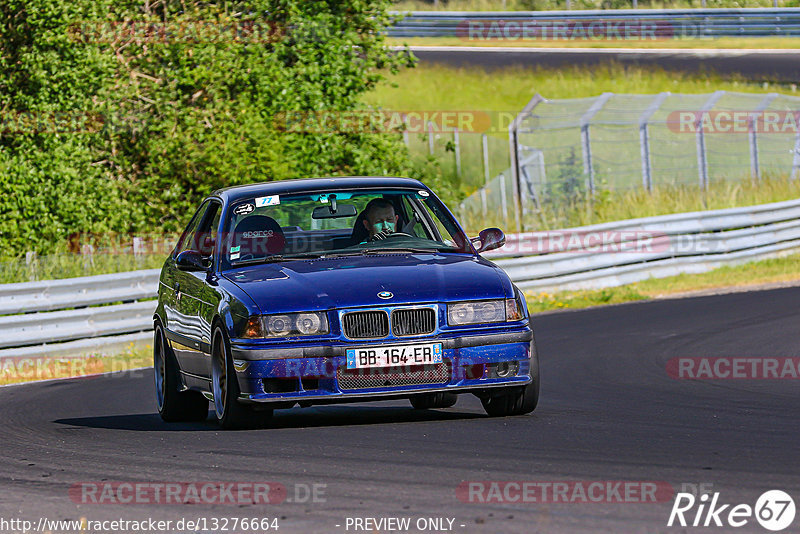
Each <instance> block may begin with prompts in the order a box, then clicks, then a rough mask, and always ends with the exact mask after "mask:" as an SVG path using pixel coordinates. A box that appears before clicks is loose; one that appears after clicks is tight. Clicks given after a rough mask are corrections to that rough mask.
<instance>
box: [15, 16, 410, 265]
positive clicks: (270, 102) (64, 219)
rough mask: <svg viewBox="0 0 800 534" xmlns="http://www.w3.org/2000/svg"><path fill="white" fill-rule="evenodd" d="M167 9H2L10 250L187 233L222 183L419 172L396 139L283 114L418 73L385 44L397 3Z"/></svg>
mask: <svg viewBox="0 0 800 534" xmlns="http://www.w3.org/2000/svg"><path fill="white" fill-rule="evenodd" d="M157 4H158V7H152V8H150V9H149V10H148V9H147V8H146V7H145V5H146V4H142V3H141V2H139V1H132V0H122V1H121V0H71V1H70V2H63V0H5V1H4V2H3V3H2V5H0V46H1V47H2V52H0V54H2V55H0V110H3V112H2V113H3V117H2V118H3V123H4V126H3V127H2V128H0V184H2V191H3V193H4V194H3V195H2V197H0V221H2V222H0V247H2V250H3V251H4V254H6V255H8V254H12V255H13V254H19V253H22V252H24V251H27V250H36V251H38V252H40V253H47V252H52V251H54V250H57V249H59V247H60V246H61V245H58V243H64V242H66V238H67V236H69V235H70V234H73V233H75V232H94V233H110V232H116V233H123V234H125V233H132V232H148V233H149V232H161V233H163V232H172V231H175V230H179V229H180V228H182V226H183V225H184V224H185V223H186V222H187V219H188V217H189V216H190V215H191V213H190V212H191V211H192V210H193V207H194V206H195V205H196V204H197V202H198V201H199V200H200V199H201V198H202V197H203V196H205V195H206V194H208V193H209V192H210V191H212V190H213V189H216V188H218V187H223V186H229V185H235V184H241V183H249V182H256V181H270V180H280V179H285V178H299V177H308V176H320V175H348V174H365V175H369V174H373V175H387V174H393V175H402V174H408V173H409V172H411V171H410V167H409V163H408V157H407V156H408V155H407V152H406V149H405V147H404V146H403V144H402V142H401V141H400V138H399V136H397V135H394V134H373V133H365V132H349V133H340V132H305V133H304V132H299V133H296V132H289V131H285V130H283V129H281V128H280V124H279V121H277V120H276V117H280V116H281V114H282V113H286V112H314V111H322V110H325V111H332V110H334V111H342V110H353V109H358V108H359V107H360V104H359V102H360V99H361V96H362V95H363V93H364V92H366V91H370V90H371V89H372V88H374V87H375V85H376V84H377V83H378V82H379V81H380V80H381V79H382V76H383V74H382V73H383V72H396V71H397V70H398V69H400V68H401V67H403V66H409V65H411V64H412V63H411V59H410V56H408V55H405V54H399V55H393V54H391V53H390V52H389V51H387V50H386V49H384V48H383V46H382V44H383V37H382V36H381V33H380V31H381V30H382V28H384V27H385V26H386V25H387V24H389V23H390V22H391V19H390V17H389V16H388V15H387V14H386V10H387V8H388V7H389V2H388V0H354V1H350V2H339V1H335V0H327V1H320V0H250V1H246V2H238V3H231V2H223V1H218V2H213V1H212V2H205V1H197V0H194V1H185V2H180V3H179V2H171V3H169V4H168V5H167V6H164V5H163V4H166V3H157ZM163 21H168V22H167V23H166V24H165V23H164V22H163ZM145 23H149V24H151V26H146V25H144V24H145ZM198 31H206V32H210V33H208V34H204V36H199V34H198V33H197V32H198ZM148 32H149V33H148ZM191 32H195V33H191ZM20 114H29V115H24V116H23V117H28V119H25V120H19V117H20ZM30 117H33V119H30ZM65 117H68V118H69V120H66V119H65ZM11 123H13V124H11ZM45 123H46V124H45ZM65 123H70V125H69V126H65Z"/></svg>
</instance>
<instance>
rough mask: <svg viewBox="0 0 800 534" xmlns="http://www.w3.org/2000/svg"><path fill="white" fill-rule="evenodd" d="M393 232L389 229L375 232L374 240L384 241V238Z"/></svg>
mask: <svg viewBox="0 0 800 534" xmlns="http://www.w3.org/2000/svg"><path fill="white" fill-rule="evenodd" d="M392 233H393V232H391V231H389V230H383V231H381V232H378V233H377V234H375V235H374V236H372V240H373V241H383V240H384V239H386V238H387V237H389V236H390V235H392Z"/></svg>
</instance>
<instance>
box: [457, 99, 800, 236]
mask: <svg viewBox="0 0 800 534" xmlns="http://www.w3.org/2000/svg"><path fill="white" fill-rule="evenodd" d="M511 130H512V132H511V135H510V140H511V144H512V146H514V148H512V150H511V152H510V153H511V154H514V153H516V160H517V161H516V162H515V164H512V165H511V167H510V168H509V170H508V171H506V172H505V173H504V175H503V177H502V178H501V177H500V176H498V177H496V178H495V179H494V180H492V181H491V182H490V183H489V185H488V186H487V187H486V188H484V189H481V190H479V191H477V192H476V193H475V194H473V195H471V196H470V197H468V198H467V199H466V200H465V201H464V202H463V204H462V205H461V216H462V218H464V219H465V220H466V221H467V222H466V225H467V226H468V227H470V226H473V224H472V222H471V221H475V220H487V221H491V220H492V217H496V215H497V214H501V215H504V218H503V219H502V220H503V221H504V222H505V227H508V228H513V226H514V224H513V222H515V221H518V224H517V228H518V229H522V230H524V229H525V228H526V227H527V228H528V229H530V228H532V227H535V226H537V225H536V222H535V218H534V217H533V215H534V214H540V213H541V211H542V209H543V207H544V208H557V207H558V206H559V205H565V204H569V203H574V202H575V201H576V200H581V199H591V198H592V197H593V196H594V195H596V194H598V192H603V191H610V192H614V191H624V190H631V189H634V188H641V189H644V190H648V191H652V190H653V189H654V188H659V187H665V186H696V187H697V188H698V190H699V191H700V190H704V189H707V188H708V187H709V186H710V185H713V184H715V183H719V182H726V181H727V182H731V181H742V180H754V181H758V180H759V179H761V178H763V177H766V176H769V177H791V178H792V179H796V178H797V177H798V175H800V98H798V97H791V96H786V95H779V94H776V93H769V94H746V93H733V92H725V91H717V92H715V93H711V94H701V95H685V94H671V93H660V94H655V95H617V94H613V93H605V94H603V95H600V96H597V97H592V98H578V99H566V100H559V99H554V100H547V99H545V98H542V97H541V96H539V95H537V96H536V97H534V99H533V100H531V102H530V103H529V104H528V105H527V106H526V108H525V109H524V110H523V111H522V112H521V113H520V114H519V115H518V116H517V119H516V120H515V121H514V123H513V124H512V128H511ZM498 184H504V186H503V187H502V188H501V187H500V186H499V185H498ZM515 184H518V186H517V187H514V185H515ZM509 206H510V208H509ZM509 213H510V215H509ZM517 213H519V216H517V215H516V214H517ZM509 222H512V224H508V223H509Z"/></svg>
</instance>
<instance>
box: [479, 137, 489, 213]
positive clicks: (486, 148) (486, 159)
mask: <svg viewBox="0 0 800 534" xmlns="http://www.w3.org/2000/svg"><path fill="white" fill-rule="evenodd" d="M481 148H482V149H483V151H482V153H483V156H482V158H483V187H481V188H480V192H481V208H482V212H483V216H484V217H486V216H487V215H488V214H489V205H488V201H487V198H486V188H487V187H489V180H490V175H489V173H490V172H491V171H490V170H489V138H488V137H487V136H486V134H481Z"/></svg>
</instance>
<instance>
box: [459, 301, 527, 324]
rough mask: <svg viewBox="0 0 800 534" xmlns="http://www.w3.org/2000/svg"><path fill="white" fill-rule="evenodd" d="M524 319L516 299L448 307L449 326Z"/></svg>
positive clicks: (463, 303) (475, 302) (461, 303)
mask: <svg viewBox="0 0 800 534" xmlns="http://www.w3.org/2000/svg"><path fill="white" fill-rule="evenodd" d="M523 317H524V314H523V313H522V310H521V309H519V303H518V302H517V301H516V300H515V299H507V300H480V301H474V302H458V303H455V304H448V305H447V324H449V325H450V326H459V325H464V324H480V323H503V322H505V321H519V320H521V319H522V318H523Z"/></svg>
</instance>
